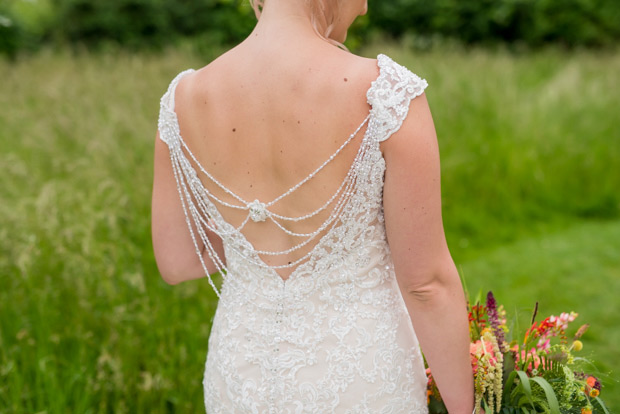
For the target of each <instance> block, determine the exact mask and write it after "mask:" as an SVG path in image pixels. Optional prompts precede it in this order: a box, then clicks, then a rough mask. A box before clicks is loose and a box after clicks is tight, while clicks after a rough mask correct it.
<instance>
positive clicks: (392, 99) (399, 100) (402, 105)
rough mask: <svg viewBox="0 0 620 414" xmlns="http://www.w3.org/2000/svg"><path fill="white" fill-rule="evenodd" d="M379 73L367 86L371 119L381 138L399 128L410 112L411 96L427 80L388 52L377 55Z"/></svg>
mask: <svg viewBox="0 0 620 414" xmlns="http://www.w3.org/2000/svg"><path fill="white" fill-rule="evenodd" d="M377 63H378V66H379V76H378V77H377V79H376V80H374V81H373V82H372V84H371V86H370V88H369V89H368V93H367V94H366V98H367V100H368V104H369V105H370V106H371V110H370V114H371V123H372V124H373V126H374V128H375V131H376V134H377V137H378V140H379V142H381V141H385V140H386V139H388V138H389V137H390V136H391V135H392V134H393V133H394V132H396V131H398V129H399V128H400V126H401V125H402V123H403V121H404V120H405V118H406V117H407V113H408V112H409V103H410V102H411V100H412V99H414V98H415V97H417V96H420V95H422V93H424V90H425V89H426V87H427V86H428V83H427V82H426V80H424V79H422V78H420V77H419V76H418V75H416V74H414V73H412V72H411V71H410V70H409V69H407V68H406V67H404V66H401V65H399V64H398V63H396V62H394V61H393V60H392V59H390V58H389V57H387V56H385V55H379V56H377Z"/></svg>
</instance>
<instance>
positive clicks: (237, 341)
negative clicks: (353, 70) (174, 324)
mask: <svg viewBox="0 0 620 414" xmlns="http://www.w3.org/2000/svg"><path fill="white" fill-rule="evenodd" d="M377 61H378V66H379V76H378V77H377V79H376V80H374V81H373V82H372V84H371V86H370V88H369V89H368V92H367V99H368V103H369V104H370V106H371V110H370V113H369V115H368V117H367V118H366V119H365V120H364V122H363V123H362V125H360V128H358V131H359V130H361V128H362V127H363V126H364V124H367V128H366V131H365V133H364V136H363V138H362V143H361V146H360V149H359V151H358V153H357V156H356V158H355V161H354V162H353V164H352V166H351V168H350V170H349V173H348V175H347V177H346V178H345V180H344V181H343V184H342V185H341V186H340V188H339V190H338V191H337V192H336V194H335V195H334V196H333V197H332V198H331V199H330V200H326V204H325V205H324V206H323V207H321V208H322V209H325V208H327V206H331V208H332V214H330V218H329V219H327V220H326V222H325V223H326V224H325V223H324V224H323V225H322V226H321V227H323V229H318V230H320V231H319V232H312V233H308V234H298V233H291V232H290V231H288V232H289V233H290V234H297V235H298V236H299V237H301V238H302V239H304V240H308V239H310V240H312V239H313V238H316V237H317V234H319V233H321V232H322V234H323V236H322V237H320V239H319V240H318V242H317V244H316V245H315V246H314V247H313V248H312V249H311V250H310V251H309V252H308V254H307V255H305V256H304V257H303V258H302V259H300V260H299V261H296V262H294V263H292V264H291V265H285V266H268V265H267V264H266V263H265V262H264V261H263V260H262V259H261V258H260V255H261V254H270V252H263V251H260V250H257V249H255V248H254V247H253V246H252V244H250V243H249V242H248V241H247V240H246V238H245V237H244V235H243V234H242V233H241V228H242V227H243V225H244V224H245V223H246V222H247V221H248V220H249V219H251V220H253V221H265V220H271V221H273V222H274V223H275V224H276V225H279V227H280V228H281V229H283V231H287V230H286V227H285V226H284V225H282V223H283V222H284V221H286V220H289V221H300V220H303V219H304V218H306V217H309V216H312V215H313V214H316V211H315V212H310V213H309V214H308V215H307V216H306V217H297V218H291V217H284V216H279V215H277V214H275V213H273V212H271V211H270V210H269V207H271V205H273V204H274V203H275V202H277V201H279V199H280V198H283V197H285V196H287V195H289V194H290V193H292V192H293V191H295V190H296V188H298V187H299V186H301V185H303V184H304V183H305V182H306V181H308V180H310V179H312V178H313V177H314V174H316V173H317V172H318V171H319V170H320V169H321V168H322V167H323V166H325V165H326V164H327V163H328V162H329V161H331V159H333V158H334V157H335V156H337V155H338V152H340V150H338V151H337V152H336V153H335V154H334V155H333V156H332V157H330V159H328V160H327V161H326V162H325V163H324V164H323V165H322V166H321V167H319V168H318V169H317V170H316V171H315V172H314V173H312V174H310V175H309V176H308V177H307V178H306V179H305V180H303V181H302V182H300V183H299V184H298V185H297V186H296V187H293V188H292V189H290V190H289V191H288V192H287V193H285V194H284V195H282V196H281V197H279V198H278V199H276V200H274V201H271V202H269V203H263V202H259V201H258V200H256V201H253V202H248V201H246V200H243V199H242V198H241V197H239V196H237V195H236V194H234V193H233V192H232V191H230V190H228V189H227V188H226V187H224V186H223V185H222V184H220V183H219V181H217V180H216V178H215V177H213V176H211V175H210V174H209V173H208V171H206V170H205V169H204V168H202V167H201V166H200V164H199V163H198V161H197V160H196V159H195V157H194V156H193V154H192V153H191V150H190V148H189V147H188V146H187V145H186V144H185V142H184V141H183V139H182V137H181V136H180V133H179V125H178V120H177V117H176V114H175V112H174V93H175V88H176V85H177V83H178V82H179V80H180V79H181V78H182V77H183V76H184V75H185V74H186V73H188V72H191V70H190V71H186V72H183V73H181V74H179V75H178V76H177V77H176V78H175V79H174V80H173V81H172V83H171V84H170V87H169V89H168V91H167V92H166V94H165V95H164V96H163V98H162V100H161V112H160V118H159V131H160V137H161V139H162V140H163V141H164V142H165V143H166V144H167V145H168V147H169V150H170V155H171V160H172V164H173V170H174V173H175V178H176V180H177V185H178V189H179V195H180V198H181V201H182V203H183V208H184V211H185V214H186V218H187V224H188V228H189V230H190V232H191V234H192V239H193V240H194V244H195V247H196V251H197V253H198V256H199V257H200V259H201V261H202V260H203V259H202V255H200V253H199V249H198V246H199V244H198V240H199V239H200V240H202V242H203V243H204V244H205V245H206V249H207V252H208V253H209V254H210V256H211V258H212V259H213V261H214V262H215V263H216V264H217V265H218V267H219V268H220V269H221V273H222V275H223V283H222V287H221V291H218V290H217V288H216V286H215V285H214V284H213V282H212V281H211V280H210V282H211V285H212V286H213V288H214V289H215V290H216V293H217V294H218V296H219V304H218V307H217V311H216V314H215V318H214V320H213V326H212V331H211V336H210V338H209V352H208V355H207V362H206V369H205V376H204V396H205V405H206V409H207V412H208V413H209V414H218V413H260V414H262V413H277V414H301V413H315V414H327V413H342V414H345V413H346V414H353V413H385V414H387V413H394V414H400V413H415V414H422V413H427V408H426V392H425V391H426V376H425V372H424V364H423V360H422V356H421V354H420V350H419V346H418V341H417V338H416V336H415V333H414V331H413V327H412V325H411V321H410V318H409V316H408V313H407V310H406V308H405V305H404V302H403V300H402V297H401V295H400V292H399V289H398V286H397V283H396V279H395V275H394V269H393V265H392V261H391V258H390V249H389V246H388V244H387V241H386V234H385V227H384V222H383V210H382V190H383V178H384V172H385V161H384V159H383V157H382V154H381V151H380V149H379V143H380V142H381V141H383V140H385V139H387V138H389V137H390V135H391V134H393V133H394V132H396V131H397V130H398V129H399V128H400V126H401V124H402V122H403V120H404V119H405V117H406V116H407V112H408V110H409V103H410V101H411V99H413V98H415V97H416V96H418V95H420V94H422V92H423V91H424V89H425V88H426V86H427V83H426V81H425V80H423V79H420V78H419V77H418V76H416V75H414V74H413V73H411V72H410V71H408V70H407V69H406V68H404V67H402V66H400V65H398V64H397V63H395V62H394V61H392V60H391V59H390V58H389V57H387V56H385V55H379V56H378V58H377ZM354 136H355V133H354V134H353V135H352V136H351V137H349V139H348V140H347V141H346V142H345V143H344V144H343V147H344V146H345V145H346V144H347V143H348V142H349V141H350V140H351V139H352V138H353V137H354ZM341 149H342V147H341ZM190 160H192V161H193V164H192V162H190ZM194 165H196V166H197V167H198V168H197V169H198V170H199V171H200V172H201V173H202V174H203V175H204V176H205V179H209V180H211V181H213V182H214V183H215V184H216V185H217V186H219V187H220V188H222V190H223V191H225V192H226V193H227V194H229V195H230V196H231V197H232V198H234V199H236V200H237V201H238V203H236V204H235V203H228V202H225V201H223V200H222V199H220V198H217V197H216V196H214V195H213V194H211V193H210V192H209V191H208V190H207V189H206V188H205V187H204V186H203V185H202V182H201V181H200V179H199V178H198V172H197V171H196V168H194ZM216 203H217V204H222V205H223V206H225V207H229V208H237V209H242V210H247V214H248V218H247V219H246V221H245V222H244V224H242V225H241V226H240V227H237V228H235V227H234V226H232V225H231V224H229V223H228V222H226V221H225V220H224V219H223V218H222V216H221V215H220V212H219V210H218V209H217V208H216V206H215V205H216ZM192 223H193V226H192ZM206 228H208V229H210V230H211V231H214V232H216V233H217V234H218V235H219V236H220V237H221V238H222V240H223V244H224V249H225V255H226V260H225V261H224V260H221V259H220V258H219V257H217V254H216V253H215V251H214V250H213V248H212V246H211V244H210V243H209V240H208V239H207V238H206V233H205V231H204V229H206ZM304 236H305V238H304ZM305 243H308V242H305V241H304V242H301V243H300V245H304V244H305ZM295 248H296V247H294V248H293V249H295ZM279 253H282V252H279ZM285 253H286V251H285ZM273 254H275V253H273ZM224 262H225V264H224ZM287 266H294V269H293V271H292V273H291V275H290V277H289V278H288V279H287V280H286V281H284V280H283V279H282V278H281V277H280V276H279V274H278V272H277V271H276V268H278V267H287ZM203 267H204V262H203ZM205 271H206V267H205Z"/></svg>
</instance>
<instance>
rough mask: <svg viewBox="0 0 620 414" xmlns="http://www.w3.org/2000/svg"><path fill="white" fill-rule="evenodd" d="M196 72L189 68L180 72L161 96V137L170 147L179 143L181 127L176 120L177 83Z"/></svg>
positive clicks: (159, 122) (159, 123) (159, 124)
mask: <svg viewBox="0 0 620 414" xmlns="http://www.w3.org/2000/svg"><path fill="white" fill-rule="evenodd" d="M192 72H194V69H187V70H185V71H183V72H181V73H179V74H178V75H177V76H176V77H175V78H174V79H173V80H172V82H170V85H169V86H168V90H167V91H166V93H164V95H163V96H162V97H161V100H160V101H159V121H158V128H159V137H160V139H161V140H162V141H164V142H165V143H166V144H168V147H174V146H178V145H179V139H178V137H179V134H178V133H179V131H178V129H179V127H178V123H177V122H176V113H175V112H174V94H175V91H176V89H177V85H178V84H179V82H180V81H181V79H182V78H183V76H185V75H187V74H189V73H192Z"/></svg>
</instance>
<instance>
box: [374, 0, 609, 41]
mask: <svg viewBox="0 0 620 414" xmlns="http://www.w3.org/2000/svg"><path fill="white" fill-rule="evenodd" d="M369 8H370V10H371V11H372V12H371V14H370V16H371V27H373V28H376V29H379V30H381V31H384V32H387V33H390V34H392V35H394V36H401V35H403V34H406V33H411V34H415V35H419V36H422V37H432V36H441V37H448V38H454V39H457V40H459V41H462V42H465V43H470V44H471V43H497V42H507V43H512V42H518V43H523V44H526V45H530V46H540V45H543V44H546V43H560V44H564V45H567V46H576V45H586V46H593V45H596V46H601V45H610V44H613V43H614V42H617V41H618V39H620V3H618V2H617V1H615V0H563V1H557V0H470V1H463V0H437V1H425V0H393V1H381V0H370V1H369Z"/></svg>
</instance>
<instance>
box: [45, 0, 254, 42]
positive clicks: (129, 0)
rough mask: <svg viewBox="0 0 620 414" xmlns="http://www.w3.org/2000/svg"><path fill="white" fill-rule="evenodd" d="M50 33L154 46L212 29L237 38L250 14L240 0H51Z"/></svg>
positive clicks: (244, 30)
mask: <svg viewBox="0 0 620 414" xmlns="http://www.w3.org/2000/svg"><path fill="white" fill-rule="evenodd" d="M55 4H56V7H57V15H58V21H57V24H56V26H55V28H54V32H55V33H56V36H57V37H58V38H61V39H66V40H68V41H70V42H72V43H85V44H87V45H94V46H98V45H100V44H102V43H105V42H113V43H117V44H120V45H124V46H129V47H133V48H138V47H157V46H161V45H164V44H166V43H170V42H171V41H173V40H175V39H177V38H178V37H180V36H185V37H188V36H189V37H191V36H198V35H201V34H202V35H204V34H211V35H213V36H212V38H216V39H217V40H218V42H219V43H220V44H221V43H232V42H237V41H240V40H241V39H242V38H243V37H244V36H246V35H247V34H248V33H249V31H250V30H251V28H252V27H253V24H254V23H255V18H254V16H253V12H251V10H250V7H249V6H247V7H242V5H241V4H242V0H206V1H199V2H197V1H189V0H106V1H105V2H93V1H90V0H55Z"/></svg>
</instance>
